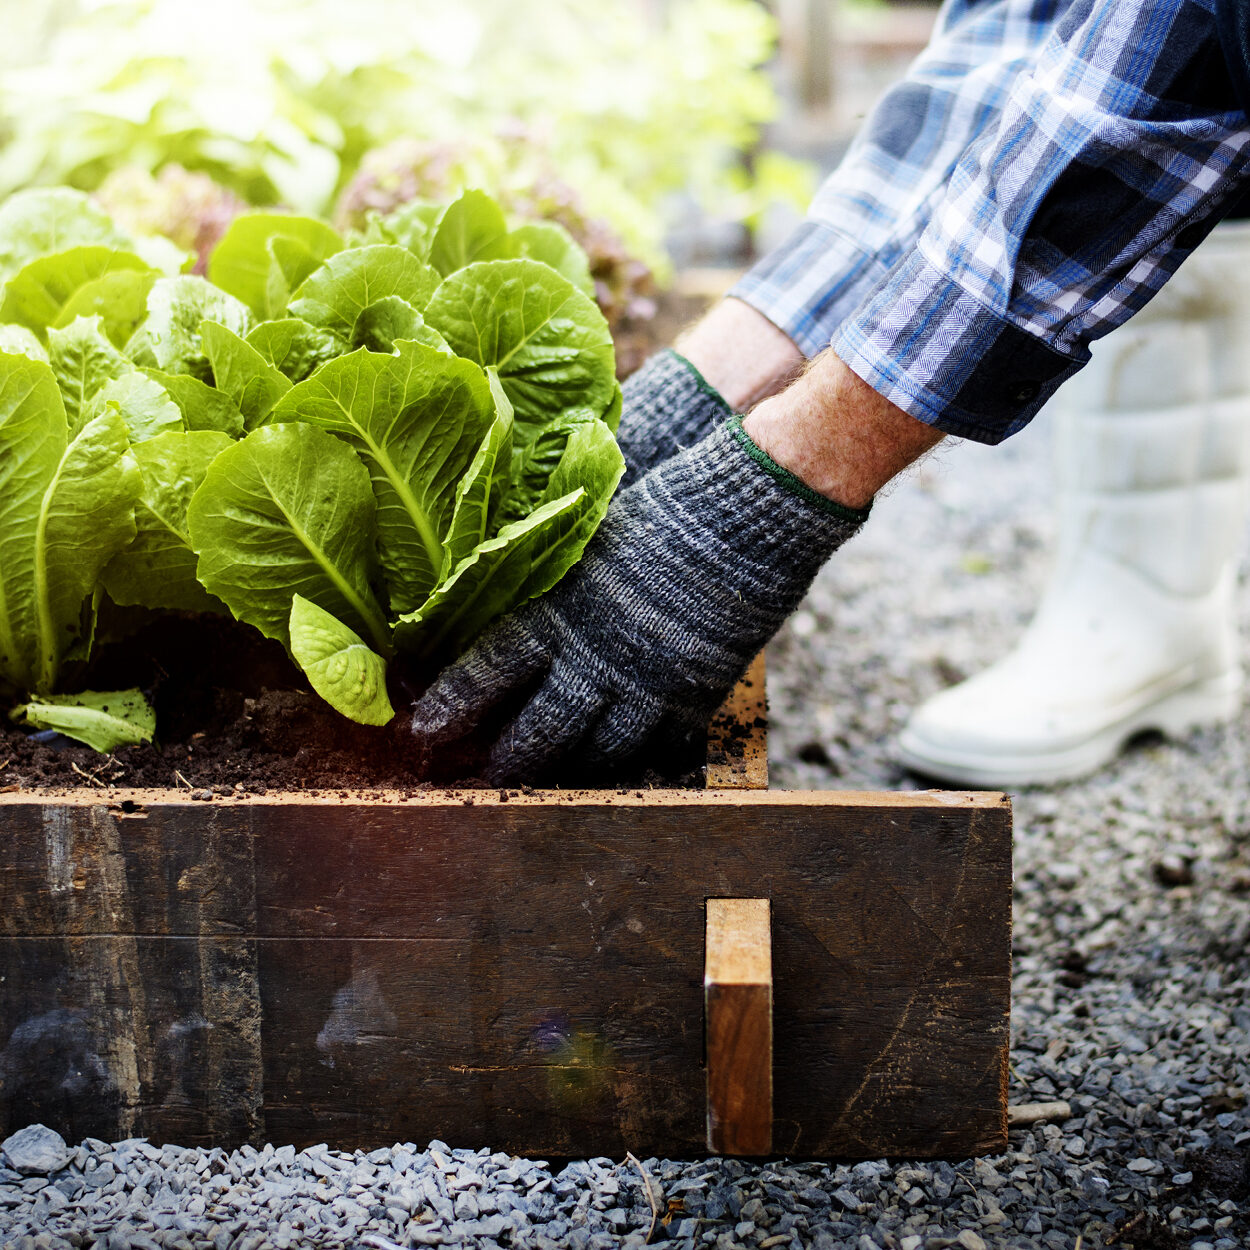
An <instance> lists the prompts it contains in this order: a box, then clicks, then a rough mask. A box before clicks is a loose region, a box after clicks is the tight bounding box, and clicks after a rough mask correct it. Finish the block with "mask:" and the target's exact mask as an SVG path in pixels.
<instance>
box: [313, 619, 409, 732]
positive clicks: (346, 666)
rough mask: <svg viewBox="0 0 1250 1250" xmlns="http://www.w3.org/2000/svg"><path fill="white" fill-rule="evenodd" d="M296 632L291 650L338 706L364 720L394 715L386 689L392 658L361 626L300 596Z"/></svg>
mask: <svg viewBox="0 0 1250 1250" xmlns="http://www.w3.org/2000/svg"><path fill="white" fill-rule="evenodd" d="M290 632H291V655H292V656H293V657H294V658H295V662H296V663H297V664H298V665H299V666H300V668H302V669H303V670H304V673H305V675H306V676H307V677H308V681H309V684H310V685H311V686H312V688H313V689H314V690H315V691H316V692H317V693H318V694H319V695H320V696H321V697H322V698H323V699H324V700H325V701H326V702H327V703H328V704H329V705H330V706H331V707H332V708H334V709H335V711H337V712H341V713H342V714H343V715H344V716H346V717H347V718H348V719H349V720H354V721H356V722H357V723H358V724H361V725H385V724H387V723H388V722H389V721H391V720H392V719H393V718H394V716H395V709H394V708H393V707H392V706H391V701H390V699H389V698H387V694H386V661H385V660H384V659H383V658H382V657H381V656H380V655H378V653H377V652H376V651H372V650H370V649H369V646H368V645H367V644H366V642H365V640H364V639H363V638H361V636H360V635H359V634H358V633H356V632H355V630H351V629H348V628H347V626H346V625H344V624H343V622H342V621H340V620H339V619H338V618H337V617H335V616H331V614H330V613H329V612H327V611H325V609H324V608H319V607H318V606H317V605H316V604H315V603H310V602H309V601H308V600H307V599H305V598H304V597H303V596H302V595H296V596H295V598H294V599H292V601H291V621H290Z"/></svg>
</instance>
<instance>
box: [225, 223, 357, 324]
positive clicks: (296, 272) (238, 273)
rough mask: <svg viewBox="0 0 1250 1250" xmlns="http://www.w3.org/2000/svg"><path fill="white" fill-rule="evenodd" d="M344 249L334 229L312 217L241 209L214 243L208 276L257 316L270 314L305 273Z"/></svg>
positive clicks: (273, 314)
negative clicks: (243, 210)
mask: <svg viewBox="0 0 1250 1250" xmlns="http://www.w3.org/2000/svg"><path fill="white" fill-rule="evenodd" d="M284 245H285V246H284ZM292 245H294V246H292ZM342 250H343V240H342V239H341V238H340V237H339V235H338V232H337V231H335V230H333V229H331V228H330V227H329V226H327V225H326V224H325V222H322V221H317V220H316V219H315V218H312V217H297V216H293V215H291V214H288V213H244V214H243V215H242V216H241V217H236V218H235V219H234V221H232V222H231V223H230V227H229V229H228V230H227V231H226V233H225V234H224V235H223V236H222V239H221V242H220V243H218V244H217V246H216V248H214V249H213V254H212V256H211V257H210V258H209V261H208V280H209V281H210V282H212V283H215V284H216V285H217V286H219V287H221V289H222V290H223V291H228V292H229V293H230V294H231V295H233V296H235V297H236V298H237V299H241V300H242V301H243V302H244V303H245V304H246V305H247V306H248V307H249V308H250V309H251V310H252V312H254V313H255V314H256V316H257V317H260V318H261V319H268V318H273V317H277V316H280V315H281V313H282V310H283V309H284V308H285V307H286V305H287V301H288V300H289V299H290V298H291V292H292V291H294V290H295V289H296V287H298V286H299V284H300V283H301V282H303V281H304V279H305V278H307V277H308V276H309V274H311V273H313V272H314V270H316V269H317V268H318V267H319V266H320V265H321V263H322V262H323V261H325V260H328V259H329V258H330V257H331V256H333V255H334V254H335V253H336V252H340V251H342Z"/></svg>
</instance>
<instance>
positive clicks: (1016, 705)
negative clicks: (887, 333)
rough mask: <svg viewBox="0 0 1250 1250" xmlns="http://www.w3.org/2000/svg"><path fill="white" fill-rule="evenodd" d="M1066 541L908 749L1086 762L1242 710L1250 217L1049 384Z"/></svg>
mask: <svg viewBox="0 0 1250 1250" xmlns="http://www.w3.org/2000/svg"><path fill="white" fill-rule="evenodd" d="M1050 415H1051V417H1052V419H1053V420H1054V421H1055V425H1056V429H1055V437H1056V449H1057V462H1058V464H1057V469H1058V478H1059V490H1060V494H1059V510H1060V518H1059V519H1060V527H1059V528H1060V542H1059V552H1058V555H1057V559H1056V567H1055V571H1054V573H1053V575H1052V577H1051V581H1050V584H1049V586H1048V587H1047V590H1046V593H1045V595H1044V597H1043V600H1042V604H1041V607H1040V608H1039V610H1038V612H1037V615H1036V616H1035V617H1034V619H1033V621H1032V623H1031V624H1030V625H1029V627H1028V629H1027V630H1026V632H1025V634H1024V636H1023V638H1022V639H1021V641H1020V643H1019V645H1018V646H1017V647H1016V649H1015V650H1014V651H1012V652H1011V653H1010V654H1009V655H1007V656H1005V657H1004V658H1003V659H1001V660H999V661H998V663H996V664H994V665H993V666H991V667H990V668H988V669H986V670H985V671H984V672H983V673H980V674H978V675H977V676H975V677H972V678H970V679H969V680H968V681H965V682H961V683H960V684H959V685H957V686H954V687H952V688H951V689H949V690H946V691H943V692H942V693H941V694H939V695H937V696H935V697H934V698H932V699H930V700H929V701H928V702H927V703H925V704H924V705H923V706H921V707H920V708H919V709H918V710H917V711H916V712H915V713H914V714H913V716H912V718H911V721H910V723H909V724H908V725H907V728H906V729H905V730H904V731H903V732H902V734H901V735H900V737H899V740H898V756H899V758H900V759H901V760H902V762H903V763H904V764H906V765H907V766H908V767H910V768H913V769H915V770H916V771H917V772H920V773H923V774H925V775H926V776H930V777H936V778H940V779H942V780H944V781H948V782H954V783H957V784H959V785H972V786H988V787H999V786H1014V785H1030V784H1038V783H1045V782H1052V781H1061V780H1064V779H1067V778H1071V777H1079V776H1082V775H1084V774H1086V773H1089V772H1092V771H1093V770H1094V769H1096V768H1098V767H1099V766H1100V765H1102V764H1104V763H1106V762H1107V761H1108V760H1110V759H1111V758H1113V757H1114V756H1115V754H1116V753H1117V752H1118V751H1119V750H1120V748H1121V747H1122V746H1123V744H1124V742H1125V740H1126V739H1128V738H1130V737H1131V736H1132V735H1133V734H1135V733H1138V732H1140V731H1141V730H1144V729H1157V730H1161V731H1162V732H1163V733H1165V734H1180V733H1183V732H1184V731H1185V730H1187V729H1189V728H1191V727H1193V726H1196V725H1203V724H1211V723H1215V722H1219V721H1225V720H1229V719H1231V718H1232V717H1233V716H1235V715H1236V713H1237V711H1238V709H1239V707H1240V703H1241V699H1240V691H1241V671H1240V668H1239V665H1238V661H1237V630H1236V621H1235V616H1234V607H1233V592H1234V588H1235V579H1236V563H1237V557H1238V554H1239V552H1240V549H1241V545H1242V541H1243V538H1244V537H1245V529H1246V516H1247V503H1248V501H1250V223H1243V222H1237V223H1235V224H1225V225H1222V226H1219V227H1217V229H1216V230H1215V232H1214V233H1213V234H1212V235H1211V236H1210V238H1209V239H1208V240H1207V241H1206V242H1205V243H1204V244H1203V245H1202V247H1201V249H1200V250H1199V251H1198V252H1197V253H1196V254H1195V255H1194V256H1192V257H1190V258H1189V260H1187V261H1186V262H1185V264H1184V266H1183V267H1182V268H1181V269H1180V271H1179V272H1178V273H1177V274H1176V276H1175V277H1174V278H1173V279H1172V281H1171V282H1170V283H1169V284H1168V285H1167V286H1166V287H1165V288H1164V289H1163V290H1162V291H1161V292H1160V293H1159V295H1157V296H1156V297H1155V299H1154V300H1153V301H1152V302H1151V303H1150V304H1149V305H1148V306H1147V308H1146V309H1145V310H1144V311H1143V312H1142V313H1140V314H1139V315H1138V316H1137V317H1136V318H1134V320H1133V321H1131V322H1130V323H1129V324H1127V325H1125V326H1123V327H1121V328H1120V329H1119V330H1116V331H1114V332H1113V333H1112V334H1110V335H1108V336H1107V338H1106V339H1105V340H1103V341H1102V342H1101V343H1099V344H1096V345H1095V347H1094V355H1093V359H1092V360H1091V362H1090V364H1089V365H1088V366H1087V367H1086V368H1085V369H1084V370H1083V371H1082V372H1081V373H1080V374H1078V375H1077V376H1076V377H1075V378H1074V379H1073V380H1072V381H1071V382H1070V383H1069V384H1068V385H1067V386H1066V387H1065V388H1064V389H1063V390H1062V391H1060V392H1059V394H1058V395H1056V397H1055V401H1054V403H1053V405H1052V410H1051V413H1050Z"/></svg>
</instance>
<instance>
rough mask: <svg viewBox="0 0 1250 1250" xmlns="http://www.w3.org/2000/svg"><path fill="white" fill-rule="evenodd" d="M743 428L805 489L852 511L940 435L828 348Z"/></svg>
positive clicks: (867, 502) (863, 505) (754, 412)
mask: <svg viewBox="0 0 1250 1250" xmlns="http://www.w3.org/2000/svg"><path fill="white" fill-rule="evenodd" d="M743 430H744V432H745V434H746V435H747V436H748V437H749V438H750V439H751V441H752V442H753V443H754V444H755V445H756V447H758V448H759V449H760V451H762V452H763V453H764V454H765V455H767V456H768V457H769V458H770V459H771V460H773V461H774V462H775V463H776V464H777V465H779V466H780V467H781V468H783V469H786V470H788V471H789V472H790V473H792V474H793V475H794V477H795V478H797V479H798V480H799V481H800V482H802V483H803V484H804V485H805V486H807V487H808V488H809V489H811V490H812V491H815V492H816V493H817V494H819V495H821V496H823V497H824V498H826V499H829V500H832V501H833V502H834V503H837V504H840V505H841V506H843V507H845V508H850V509H852V510H857V511H860V510H863V509H865V508H867V507H868V506H869V505H870V504H871V503H872V500H873V498H874V496H875V495H876V493H877V491H878V490H880V489H881V487H882V486H884V485H885V484H886V483H887V482H888V481H889V480H890V479H891V478H892V477H894V476H895V474H896V473H898V472H899V471H900V470H902V469H903V468H905V467H906V466H907V465H908V464H910V463H911V462H912V461H913V460H915V459H916V458H917V456H919V455H921V454H922V453H923V452H925V451H928V450H929V449H930V448H931V447H933V446H934V445H935V444H936V443H937V442H939V441H940V440H941V438H942V432H941V431H940V430H937V429H935V428H934V427H933V426H929V425H925V424H924V423H923V422H921V421H917V420H916V418H914V417H912V416H909V415H908V414H907V413H905V412H904V411H903V410H902V409H901V408H897V407H895V405H893V404H892V403H890V402H889V400H887V399H885V398H884V397H883V396H881V395H878V394H877V392H876V391H874V390H873V389H872V387H870V386H869V385H868V384H867V383H866V382H864V381H863V380H862V379H861V378H859V377H858V376H857V375H856V374H855V373H853V372H852V371H851V370H850V369H849V368H848V367H847V366H846V365H845V364H843V362H842V361H841V360H839V359H838V357H837V356H835V355H834V354H833V352H831V351H828V352H825V353H824V354H823V355H821V356H819V357H817V358H816V360H815V361H813V362H812V366H811V367H810V368H809V369H808V370H807V371H806V372H805V373H804V374H803V375H802V376H801V377H800V378H798V379H797V380H796V381H795V382H794V383H793V384H792V385H791V386H789V387H788V388H787V389H786V390H785V391H783V392H782V393H781V394H779V395H776V396H774V397H772V398H770V399H767V400H765V401H764V402H763V403H761V404H760V405H759V406H758V407H756V408H755V409H753V410H752V411H751V413H750V414H749V415H748V416H747V417H746V418H745V419H744V420H743Z"/></svg>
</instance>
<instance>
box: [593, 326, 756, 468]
mask: <svg viewBox="0 0 1250 1250" xmlns="http://www.w3.org/2000/svg"><path fill="white" fill-rule="evenodd" d="M621 389H622V391H623V392H624V396H625V405H624V407H623V408H622V410H621V425H620V429H618V430H617V432H616V441H617V442H618V443H619V444H620V447H621V453H622V455H624V457H625V476H624V477H623V478H622V479H621V489H622V490H624V489H625V487H627V486H630V485H632V484H633V483H634V482H635V481H637V480H638V478H640V477H642V475H643V474H644V473H650V472H651V470H652V469H654V468H655V466H656V465H657V464H661V463H663V462H664V461H665V460H667V459H668V458H669V457H670V456H675V455H676V454H677V453H678V452H679V451H684V450H685V449H686V448H687V447H693V446H694V444H695V443H697V442H698V441H699V440H700V439H702V438H705V437H706V436H707V435H709V434H710V433H711V432H712V431H713V430H714V429H715V428H716V427H717V426H718V425H720V423H721V422H722V421H725V420H726V419H728V418H729V417H730V416H731V415H732V414H731V413H730V410H729V405H728V404H727V403H725V401H724V400H723V399H722V398H721V396H720V395H719V394H718V392H716V391H715V390H713V389H712V387H711V386H709V385H708V384H707V382H705V381H704V380H703V376H702V375H701V374H700V373H699V371H698V370H697V369H696V368H695V367H694V365H692V364H691V363H690V361H688V360H687V359H686V358H685V357H684V356H682V355H681V354H680V353H679V352H675V351H673V350H672V348H667V349H666V350H664V351H662V352H656V354H655V355H654V356H651V357H649V358H648V359H647V360H646V361H645V362H644V363H643V365H642V367H641V368H640V369H638V370H637V371H636V372H635V373H631V374H630V375H629V377H628V378H626V379H625V383H624V385H623V386H622V388H621Z"/></svg>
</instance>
